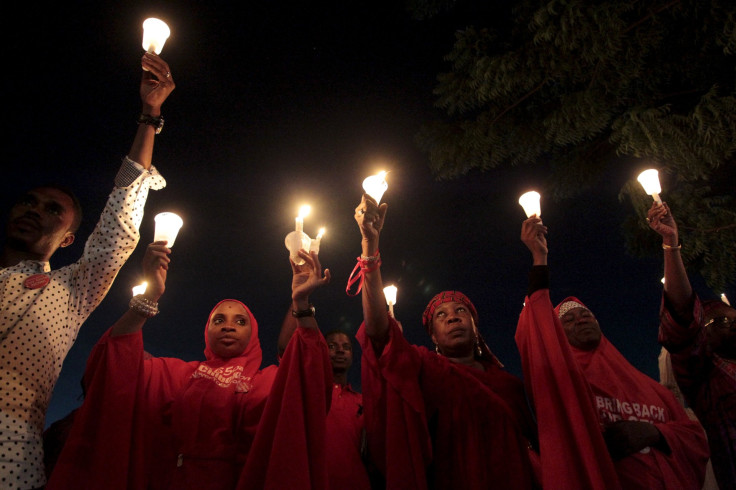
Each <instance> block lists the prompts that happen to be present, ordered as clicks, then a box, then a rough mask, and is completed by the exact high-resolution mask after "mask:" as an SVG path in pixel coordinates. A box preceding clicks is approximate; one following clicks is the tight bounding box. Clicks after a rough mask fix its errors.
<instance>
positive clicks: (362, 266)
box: [345, 250, 381, 296]
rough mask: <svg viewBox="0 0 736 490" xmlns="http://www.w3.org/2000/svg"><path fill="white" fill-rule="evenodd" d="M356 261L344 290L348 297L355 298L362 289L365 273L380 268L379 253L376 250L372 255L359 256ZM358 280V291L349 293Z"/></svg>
mask: <svg viewBox="0 0 736 490" xmlns="http://www.w3.org/2000/svg"><path fill="white" fill-rule="evenodd" d="M356 260H357V261H358V263H357V264H355V267H354V268H353V272H351V273H350V277H348V285H347V287H346V288H345V292H346V293H347V295H348V296H357V295H358V293H359V292H360V291H361V290H362V289H363V283H364V282H365V273H366V272H373V271H375V270H377V269H378V268H379V267H381V253H380V252H379V251H378V250H376V253H375V254H374V255H370V256H365V255H361V256H360V257H358V258H357V259H356ZM356 273H357V275H356ZM358 279H360V283H359V284H358V289H357V291H355V292H354V293H351V292H350V288H351V287H352V286H353V284H355V283H356V282H357V281H358Z"/></svg>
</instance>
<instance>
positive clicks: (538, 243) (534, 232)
mask: <svg viewBox="0 0 736 490" xmlns="http://www.w3.org/2000/svg"><path fill="white" fill-rule="evenodd" d="M546 234H547V227H546V226H544V224H542V220H541V218H537V217H536V216H532V217H531V218H529V219H527V220H525V221H524V223H522V225H521V241H522V242H524V244H525V245H526V246H527V248H528V249H529V250H530V251H531V253H532V257H533V258H534V264H535V265H545V264H546V263H547V262H546V261H547V253H548V252H549V250H548V249H547V238H546V237H545V235H546Z"/></svg>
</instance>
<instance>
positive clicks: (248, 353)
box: [204, 299, 263, 376]
mask: <svg viewBox="0 0 736 490" xmlns="http://www.w3.org/2000/svg"><path fill="white" fill-rule="evenodd" d="M227 302H231V303H237V304H239V305H240V306H242V307H243V309H244V310H245V312H246V313H247V314H248V319H249V320H250V340H249V341H248V345H247V346H246V347H245V350H244V351H243V352H241V353H240V355H239V356H237V357H231V358H224V357H219V356H217V355H216V354H215V353H214V352H213V351H212V349H211V348H210V343H209V338H208V335H207V330H208V328H209V326H210V320H211V319H212V315H214V313H215V310H217V308H219V307H220V305H221V304H223V303H227ZM204 343H205V349H204V356H205V358H206V359H207V361H205V363H206V364H207V365H208V366H210V367H213V368H217V367H219V366H222V365H224V364H231V363H233V362H235V363H236V364H238V365H240V366H243V376H253V375H254V374H255V373H256V372H257V371H258V369H259V368H260V367H261V361H262V360H263V353H262V351H261V341H260V340H259V339H258V322H257V321H256V317H254V316H253V313H251V311H250V309H249V308H248V307H247V306H245V304H244V303H243V302H242V301H238V300H237V299H223V300H222V301H220V302H219V303H217V304H216V305H215V306H214V308H212V311H210V314H209V315H208V316H207V323H206V324H205V326H204Z"/></svg>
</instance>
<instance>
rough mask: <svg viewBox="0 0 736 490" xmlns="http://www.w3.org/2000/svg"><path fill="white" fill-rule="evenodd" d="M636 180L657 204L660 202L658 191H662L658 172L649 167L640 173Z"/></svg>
mask: <svg viewBox="0 0 736 490" xmlns="http://www.w3.org/2000/svg"><path fill="white" fill-rule="evenodd" d="M636 180H638V181H639V183H640V184H641V186H642V187H643V188H644V192H646V193H647V194H650V195H651V196H652V198H654V201H655V202H656V203H657V204H662V199H660V198H659V193H660V192H662V187H661V186H660V185H659V172H657V171H656V170H655V169H653V168H650V169H649V170H645V171H643V172H642V173H640V174H639V176H638V177H637V178H636Z"/></svg>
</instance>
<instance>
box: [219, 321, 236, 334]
mask: <svg viewBox="0 0 736 490" xmlns="http://www.w3.org/2000/svg"><path fill="white" fill-rule="evenodd" d="M220 329H221V330H222V331H225V332H233V331H234V330H235V327H234V326H233V324H232V323H223V324H222V326H221V327H220Z"/></svg>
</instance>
